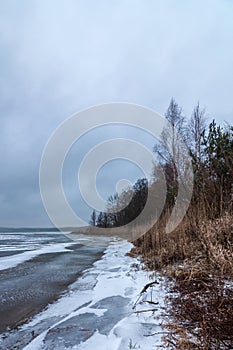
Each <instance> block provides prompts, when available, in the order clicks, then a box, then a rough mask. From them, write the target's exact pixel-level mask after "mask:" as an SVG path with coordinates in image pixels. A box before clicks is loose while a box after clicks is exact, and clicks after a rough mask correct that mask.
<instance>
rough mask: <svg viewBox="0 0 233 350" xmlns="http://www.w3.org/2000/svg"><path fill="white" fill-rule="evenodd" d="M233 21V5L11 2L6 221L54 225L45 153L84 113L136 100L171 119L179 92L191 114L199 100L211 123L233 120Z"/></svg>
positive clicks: (5, 51)
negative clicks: (46, 200)
mask: <svg viewBox="0 0 233 350" xmlns="http://www.w3.org/2000/svg"><path fill="white" fill-rule="evenodd" d="M232 17H233V3H232V2H231V1H229V0H211V1H210V0H207V1H205V2H203V1H201V0H198V1H194V0H193V1H189V2H187V1H185V0H180V1H178V0H177V1H172V0H159V1H152V0H148V1H143V2H142V1H139V0H129V1H123V0H120V1H117V2H109V1H107V0H101V1H98V2H97V1H94V0H87V1H76V0H69V1H64V0H51V1H49V2H48V1H46V0H42V1H41V0H32V1H26V0H22V1H20V2H19V1H17V0H9V1H7V2H1V4H0V50H1V58H0V60H1V65H0V73H1V74H0V130H1V137H0V150H1V159H0V169H1V173H0V189H1V191H0V207H1V212H0V225H9V226H11V225H46V224H47V223H49V221H48V219H47V217H46V214H45V212H44V210H43V207H42V204H41V200H40V195H39V186H38V169H39V163H40V157H41V153H42V150H43V148H44V145H45V143H46V142H47V140H48V138H49V136H50V135H51V133H52V132H53V130H54V129H55V128H56V127H58V125H59V124H60V123H61V122H62V121H64V120H65V119H66V118H67V117H68V116H70V115H71V114H73V113H75V112H76V111H78V110H80V109H83V108H86V107H89V106H91V105H94V104H99V103H105V102H111V101H127V102H133V103H138V104H142V105H145V106H147V107H150V108H153V109H154V110H156V111H158V112H160V113H164V111H165V109H166V108H167V105H168V103H169V100H170V98H171V97H172V96H174V97H175V98H176V99H177V101H178V103H179V104H180V105H181V106H183V108H184V113H185V114H186V115H190V113H191V111H192V108H193V105H194V104H195V103H196V102H197V101H198V100H199V101H200V103H201V104H202V105H203V106H205V107H207V112H208V114H209V116H210V117H215V118H217V120H218V121H219V122H223V121H224V120H226V121H228V122H232V121H233V106H232V96H231V95H232V91H233V70H232V62H233V46H232V42H233V24H232ZM121 132H122V134H123V132H124V135H129V137H136V132H134V133H131V132H130V131H129V130H125V131H123V130H122V131H121ZM109 135H115V131H111V133H110V134H109V132H108V133H105V131H104V130H103V131H102V136H101V137H102V138H104V137H109ZM133 135H134V136H133ZM145 140H146V138H144V142H147V141H145ZM97 141H98V135H97V134H95V136H94V137H92V139H91V140H88V139H86V140H85V142H84V145H83V146H82V147H83V150H86V149H87V147H88V146H91V145H92V144H93V143H95V142H97ZM151 143H152V140H150V141H149V142H148V147H150V145H151ZM80 155H81V152H80ZM112 167H113V168H112V169H113V170H114V172H116V171H117V170H116V168H115V167H114V165H112ZM133 176H134V175H133V171H132V178H133ZM100 183H101V184H102V185H101V186H100V187H101V191H102V193H107V192H108V190H110V189H112V186H113V183H112V182H111V181H110V180H108V178H107V175H106V174H105V175H103V181H102V182H101V181H100ZM67 191H68V192H69V191H70V194H71V197H72V191H71V190H69V188H67ZM78 203H81V202H80V201H79V200H78ZM78 205H79V204H78ZM78 205H77V206H78ZM83 208H84V207H83ZM87 212H88V211H87V209H85V210H84V209H82V214H83V215H84V216H85V215H87Z"/></svg>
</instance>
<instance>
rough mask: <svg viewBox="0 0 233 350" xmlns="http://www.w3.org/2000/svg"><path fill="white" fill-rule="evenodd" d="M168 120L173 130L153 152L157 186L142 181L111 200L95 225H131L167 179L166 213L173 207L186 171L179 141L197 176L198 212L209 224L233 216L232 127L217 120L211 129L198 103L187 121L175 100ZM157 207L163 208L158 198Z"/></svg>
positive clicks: (195, 198)
mask: <svg viewBox="0 0 233 350" xmlns="http://www.w3.org/2000/svg"><path fill="white" fill-rule="evenodd" d="M165 117H166V119H167V121H168V122H169V125H170V126H169V128H167V129H164V130H163V132H162V135H161V142H160V143H156V144H155V146H154V149H153V151H154V153H155V155H156V157H157V159H158V160H159V166H158V165H155V166H154V174H153V175H154V176H153V181H152V182H151V183H148V180H147V179H144V178H142V179H138V180H137V181H136V183H135V184H134V186H133V188H129V189H126V190H125V191H123V192H122V193H121V194H117V193H116V194H114V195H113V196H111V197H109V200H108V207H107V208H106V211H105V212H99V213H98V212H96V211H95V210H94V211H93V212H92V215H91V220H90V224H91V225H93V226H98V227H117V226H122V225H125V224H127V223H129V222H131V221H132V220H134V219H135V218H136V217H137V216H138V215H139V214H140V212H141V211H142V210H143V208H144V206H145V203H146V201H147V195H148V189H149V186H150V190H151V189H152V188H153V195H154V196H155V197H156V195H157V196H159V188H160V183H162V178H163V177H165V180H166V186H167V193H166V202H165V206H164V209H163V211H164V212H165V211H166V210H169V209H171V208H172V207H173V206H174V203H175V200H176V197H177V193H178V183H179V182H178V176H180V175H181V174H182V171H185V164H184V162H185V159H184V157H183V156H182V149H180V145H179V142H178V139H177V138H178V136H179V135H180V136H181V137H182V139H183V140H184V143H185V145H186V147H187V149H188V152H189V156H190V157H191V161H192V167H193V172H194V189H193V195H192V201H191V205H192V206H195V207H196V208H197V210H202V211H203V209H204V210H205V215H206V217H207V218H210V219H211V218H216V217H219V216H221V215H222V214H223V212H224V211H226V210H232V199H233V126H232V125H229V124H225V125H224V126H221V125H217V123H216V121H215V120H214V119H213V120H212V121H211V122H210V123H207V118H206V113H205V109H202V108H201V107H200V104H199V103H198V104H197V105H196V106H195V108H194V109H193V113H192V115H191V117H190V118H189V119H187V118H185V117H184V115H183V112H182V108H181V107H180V106H179V105H178V104H177V102H176V101H175V100H174V99H173V98H172V99H171V101H170V104H169V106H168V109H167V111H166V113H165ZM161 170H162V172H163V176H161V174H162V173H161ZM186 175H187V174H186ZM184 176H185V174H184ZM129 199H131V200H130V202H129ZM128 202H129V204H128V205H127V206H125V203H128ZM155 203H158V199H156V198H155ZM122 208H123V209H122ZM113 209H114V210H113ZM154 210H156V208H154ZM148 219H149V217H148Z"/></svg>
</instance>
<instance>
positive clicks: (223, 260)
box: [134, 208, 233, 350]
mask: <svg viewBox="0 0 233 350" xmlns="http://www.w3.org/2000/svg"><path fill="white" fill-rule="evenodd" d="M168 216H169V213H167V215H164V217H163V219H162V220H161V221H160V222H159V223H158V224H157V226H156V227H154V228H153V229H151V230H150V231H149V232H148V233H147V235H145V236H144V237H143V238H141V239H140V240H138V241H137V242H135V245H136V248H135V249H137V251H138V252H139V253H140V254H141V255H142V257H143V260H144V262H145V264H146V266H147V267H148V268H149V269H153V270H158V269H161V270H162V271H163V272H164V273H166V275H167V276H168V277H169V278H170V279H171V281H172V284H171V286H172V287H171V288H170V292H171V293H170V294H169V298H168V300H167V305H168V307H169V312H170V313H171V315H172V321H171V322H169V323H168V324H167V328H168V329H169V330H170V333H169V335H168V336H167V337H166V343H167V346H168V345H169V346H170V347H172V348H173V349H182V350H183V349H204V350H207V349H208V350H209V349H233V283H232V281H233V248H232V243H233V217H232V215H231V214H230V212H225V214H224V215H223V216H222V217H220V218H218V219H211V220H207V218H206V216H205V215H203V213H202V215H200V211H198V210H195V211H194V209H193V208H190V210H189V212H188V213H187V215H186V218H185V219H184V221H183V223H182V224H181V225H180V226H179V227H178V228H177V229H176V230H175V231H174V232H172V233H171V234H169V235H167V234H165V233H164V227H165V223H166V219H167V217H168ZM134 253H135V252H134Z"/></svg>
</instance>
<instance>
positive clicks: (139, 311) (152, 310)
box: [134, 309, 158, 314]
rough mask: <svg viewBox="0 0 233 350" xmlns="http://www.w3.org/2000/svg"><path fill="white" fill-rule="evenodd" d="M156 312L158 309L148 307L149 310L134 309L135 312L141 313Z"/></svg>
mask: <svg viewBox="0 0 233 350" xmlns="http://www.w3.org/2000/svg"><path fill="white" fill-rule="evenodd" d="M149 311H151V312H155V311H158V309H147V310H138V311H134V314H140V313H141V312H149Z"/></svg>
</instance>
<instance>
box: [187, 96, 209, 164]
mask: <svg viewBox="0 0 233 350" xmlns="http://www.w3.org/2000/svg"><path fill="white" fill-rule="evenodd" d="M205 127H206V117H205V109H201V107H200V104H199V102H198V103H197V105H196V107H195V108H194V110H193V114H192V117H191V119H190V122H189V135H190V134H191V138H190V137H189V140H190V148H191V151H192V155H193V157H194V160H195V161H196V163H197V164H199V163H200V161H201V147H202V137H203V133H204V131H205Z"/></svg>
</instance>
